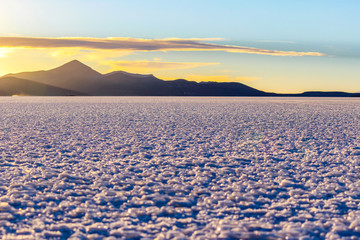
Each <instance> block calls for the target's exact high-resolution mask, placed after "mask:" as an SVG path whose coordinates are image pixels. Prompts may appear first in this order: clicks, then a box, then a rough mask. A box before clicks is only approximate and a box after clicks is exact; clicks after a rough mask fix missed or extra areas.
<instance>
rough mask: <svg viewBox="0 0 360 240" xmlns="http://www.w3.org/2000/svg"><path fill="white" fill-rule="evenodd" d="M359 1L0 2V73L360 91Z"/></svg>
mask: <svg viewBox="0 0 360 240" xmlns="http://www.w3.org/2000/svg"><path fill="white" fill-rule="evenodd" d="M359 9H360V1H358V0H347V1H341V0H303V1H290V0H272V1H269V0H252V1H248V0H247V1H244V0H196V1H194V0H191V1H190V0H182V1H169V0H166V1H165V0H152V1H149V0H131V1H128V0H61V1H60V0H59V1H57V0H51V1H49V0H31V1H30V0H11V1H9V0H0V22H1V24H0V76H1V75H4V74H7V73H17V72H23V71H35V70H47V69H51V68H55V67H57V66H60V65H62V64H64V63H66V62H68V61H71V60H73V59H77V60H79V61H81V62H83V63H84V64H87V65H89V66H90V67H92V68H93V69H95V70H97V71H99V72H101V73H108V72H111V71H117V70H123V71H128V72H132V73H142V74H150V73H151V74H154V75H155V76H156V77H158V78H161V79H165V80H173V79H179V78H182V79H188V80H193V81H232V82H241V83H244V84H246V85H249V86H251V87H255V88H257V89H260V90H264V91H269V92H278V93H296V92H303V91H348V92H360V67H359V66H360V28H359V27H358V23H359V22H360V14H358V11H359Z"/></svg>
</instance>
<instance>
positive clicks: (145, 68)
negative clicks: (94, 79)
mask: <svg viewBox="0 0 360 240" xmlns="http://www.w3.org/2000/svg"><path fill="white" fill-rule="evenodd" d="M103 64H107V65H111V66H113V70H116V69H121V70H125V71H135V72H153V71H159V70H170V69H188V68H196V67H202V66H211V65H217V64H219V63H201V62H163V61H147V60H143V61H115V62H114V61H108V62H104V63H103Z"/></svg>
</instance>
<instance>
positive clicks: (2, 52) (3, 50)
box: [0, 47, 12, 58]
mask: <svg viewBox="0 0 360 240" xmlns="http://www.w3.org/2000/svg"><path fill="white" fill-rule="evenodd" d="M10 52H12V49H11V48H6V47H2V48H0V58H1V57H6V56H7V54H8V53H10Z"/></svg>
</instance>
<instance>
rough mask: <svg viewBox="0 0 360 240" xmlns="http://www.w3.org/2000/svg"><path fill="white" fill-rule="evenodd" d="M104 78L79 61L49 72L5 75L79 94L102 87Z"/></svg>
mask: <svg viewBox="0 0 360 240" xmlns="http://www.w3.org/2000/svg"><path fill="white" fill-rule="evenodd" d="M102 76H103V75H102V74H100V73H98V72H97V71H95V70H93V69H92V68H90V67H88V66H86V65H85V64H83V63H81V62H79V61H77V60H73V61H71V62H68V63H66V64H64V65H62V66H60V67H57V68H54V69H52V70H48V71H36V72H23V73H16V74H8V75H5V77H16V78H22V79H27V80H32V81H35V82H39V83H43V84H47V85H51V86H55V87H59V88H65V89H70V90H73V91H78V92H87V91H88V89H87V88H88V87H91V88H92V87H96V86H100V85H101V84H102V82H101V80H100V78H101V77H102Z"/></svg>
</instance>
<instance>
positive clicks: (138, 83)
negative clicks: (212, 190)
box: [0, 60, 359, 97]
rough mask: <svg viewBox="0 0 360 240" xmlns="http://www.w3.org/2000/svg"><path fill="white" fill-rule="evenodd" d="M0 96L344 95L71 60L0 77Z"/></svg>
mask: <svg viewBox="0 0 360 240" xmlns="http://www.w3.org/2000/svg"><path fill="white" fill-rule="evenodd" d="M0 95H36V96H66V95H80V96H82V95H86V96H299V97H301V96H314V97H316V96H334V97H339V96H341V97H348V96H358V95H359V94H357V95H356V94H352V93H345V92H320V91H318V92H315V91H314V92H305V93H300V94H276V93H268V92H264V91H260V90H257V89H255V88H252V87H249V86H247V85H245V84H242V83H237V82H194V81H188V80H185V79H177V80H173V81H164V80H161V79H158V78H156V77H155V76H154V75H152V74H148V75H144V74H134V73H128V72H124V71H115V72H110V73H107V74H101V73H99V72H97V71H95V70H94V69H92V68H90V67H89V66H87V65H85V64H83V63H81V62H79V61H77V60H73V61H71V62H68V63H66V64H64V65H62V66H60V67H57V68H54V69H51V70H47V71H35V72H22V73H16V74H7V75H5V76H3V77H1V78H0Z"/></svg>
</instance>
